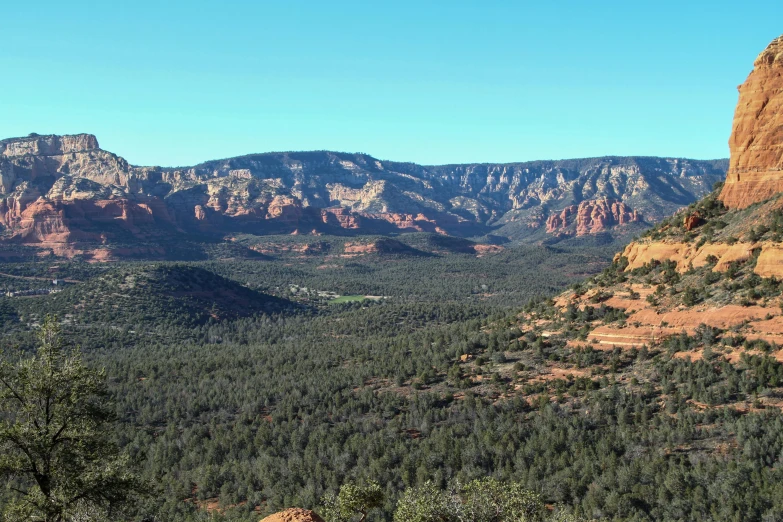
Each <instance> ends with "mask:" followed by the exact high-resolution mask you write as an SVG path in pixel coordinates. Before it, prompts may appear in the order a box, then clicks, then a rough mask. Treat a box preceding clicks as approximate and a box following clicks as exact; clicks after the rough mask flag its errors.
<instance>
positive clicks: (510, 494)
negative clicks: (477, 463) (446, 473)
mask: <svg viewBox="0 0 783 522" xmlns="http://www.w3.org/2000/svg"><path fill="white" fill-rule="evenodd" d="M580 520H581V519H580V518H579V517H576V516H573V515H571V514H570V513H569V512H568V511H564V510H561V509H557V510H555V511H554V512H553V513H549V512H548V510H547V509H546V507H545V505H544V502H543V500H542V499H541V496H540V495H538V494H537V493H534V492H532V491H530V490H527V489H525V488H524V487H523V486H522V484H519V483H517V482H501V481H498V480H496V479H494V478H484V479H478V480H474V481H472V482H469V483H468V484H466V485H464V486H462V485H460V484H457V485H456V486H455V487H454V488H453V489H452V490H449V491H444V490H441V489H439V488H438V487H437V486H435V484H433V483H432V482H426V483H425V484H424V485H422V486H419V487H415V488H410V489H407V490H405V492H404V493H403V494H402V497H400V500H399V502H398V503H397V509H396V511H395V512H394V522H538V521H548V522H580Z"/></svg>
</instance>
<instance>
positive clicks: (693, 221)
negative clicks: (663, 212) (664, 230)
mask: <svg viewBox="0 0 783 522" xmlns="http://www.w3.org/2000/svg"><path fill="white" fill-rule="evenodd" d="M703 223H704V218H703V217H702V216H701V214H699V213H698V212H694V213H693V214H688V215H687V216H685V217H684V218H683V220H682V224H683V226H684V227H685V230H687V231H688V232H690V231H691V230H693V229H694V228H697V227H699V226H701V225H702V224H703Z"/></svg>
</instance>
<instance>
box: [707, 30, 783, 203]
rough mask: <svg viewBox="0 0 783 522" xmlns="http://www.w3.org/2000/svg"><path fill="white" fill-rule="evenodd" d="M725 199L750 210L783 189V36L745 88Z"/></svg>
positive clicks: (731, 141)
mask: <svg viewBox="0 0 783 522" xmlns="http://www.w3.org/2000/svg"><path fill="white" fill-rule="evenodd" d="M729 149H730V150H731V160H730V163H729V170H728V173H727V175H726V184H725V185H724V187H723V190H722V191H721V194H720V199H721V200H722V201H723V203H724V204H725V205H726V206H727V207H729V208H745V207H747V206H750V205H752V204H753V203H757V202H759V201H764V200H766V199H769V198H770V197H772V196H774V195H775V194H777V193H778V192H783V36H780V37H778V38H776V39H775V40H774V41H773V42H772V43H771V44H769V46H767V48H766V49H765V50H764V51H763V52H762V53H761V54H760V55H759V56H758V58H756V61H755V62H754V64H753V71H752V72H751V73H750V75H749V76H748V78H747V79H746V80H745V83H743V84H742V85H741V86H740V87H739V102H738V103H737V109H736V111H735V112H734V125H733V129H732V133H731V138H729Z"/></svg>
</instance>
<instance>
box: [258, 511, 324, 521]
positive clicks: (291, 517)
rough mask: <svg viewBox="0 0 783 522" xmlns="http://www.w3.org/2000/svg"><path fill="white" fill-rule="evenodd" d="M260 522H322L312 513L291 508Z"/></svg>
mask: <svg viewBox="0 0 783 522" xmlns="http://www.w3.org/2000/svg"><path fill="white" fill-rule="evenodd" d="M261 522H324V519H322V518H321V517H320V516H318V514H317V513H315V512H314V511H310V510H308V509H301V508H291V509H286V510H285V511H281V512H279V513H275V514H274V515H269V516H268V517H266V518H264V519H262V520H261Z"/></svg>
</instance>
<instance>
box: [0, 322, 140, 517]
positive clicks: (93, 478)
mask: <svg viewBox="0 0 783 522" xmlns="http://www.w3.org/2000/svg"><path fill="white" fill-rule="evenodd" d="M3 355H6V354H3ZM9 359H10V358H9V357H8V356H7V355H6V356H4V357H3V360H2V362H0V474H2V475H5V476H6V477H7V478H8V481H7V487H8V488H9V489H11V490H12V501H11V502H9V503H8V504H7V505H6V506H4V507H3V514H4V515H5V518H6V520H27V521H41V522H61V521H66V520H75V519H78V520H84V519H91V520H97V519H100V518H101V517H109V516H112V513H111V509H112V508H114V507H115V506H118V505H119V504H121V503H122V502H123V501H126V500H127V499H128V497H129V495H130V494H131V493H132V492H133V491H134V490H137V489H139V487H140V484H139V482H138V480H137V479H136V478H135V476H134V475H133V474H132V473H131V472H130V471H129V470H128V461H127V458H125V457H123V456H121V455H120V454H119V453H118V451H117V449H116V447H115V445H114V444H113V443H112V442H111V441H110V440H109V438H108V437H107V434H108V433H110V432H111V430H109V429H108V424H109V423H110V422H111V421H112V420H113V414H112V411H111V409H110V405H109V403H108V401H107V394H106V387H105V375H104V372H103V371H96V370H93V369H91V368H89V367H87V366H86V365H85V364H84V363H83V361H82V357H81V354H80V352H79V350H78V349H66V348H65V347H64V346H63V342H62V338H61V336H60V329H59V325H58V324H57V322H56V320H55V319H54V318H51V317H47V319H46V320H45V321H44V323H43V325H42V327H41V330H40V333H39V346H38V349H37V351H36V354H35V355H34V356H32V357H19V358H18V359H17V360H16V361H11V360H9Z"/></svg>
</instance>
